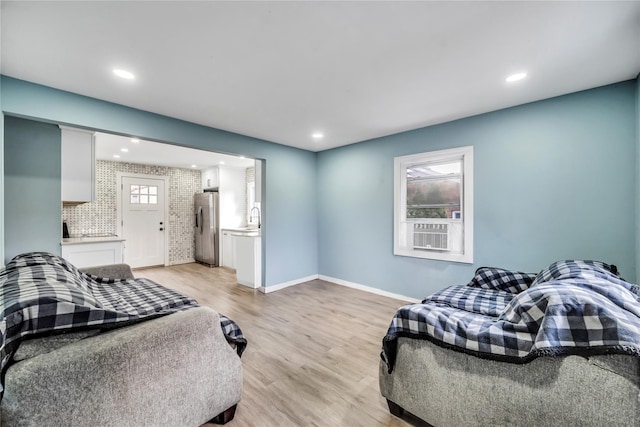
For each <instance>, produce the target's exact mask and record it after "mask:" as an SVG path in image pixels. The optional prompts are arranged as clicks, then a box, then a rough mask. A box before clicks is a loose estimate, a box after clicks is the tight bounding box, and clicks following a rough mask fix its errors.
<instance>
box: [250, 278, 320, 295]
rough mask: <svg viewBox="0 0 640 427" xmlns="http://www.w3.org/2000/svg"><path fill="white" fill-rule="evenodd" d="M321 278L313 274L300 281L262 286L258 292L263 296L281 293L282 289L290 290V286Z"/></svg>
mask: <svg viewBox="0 0 640 427" xmlns="http://www.w3.org/2000/svg"><path fill="white" fill-rule="evenodd" d="M319 277H320V276H318V275H317V274H313V275H311V276H307V277H302V278H300V279H295V280H291V281H289V282H284V283H278V284H277V285H272V286H261V287H259V288H258V290H259V291H260V292H262V293H263V294H269V293H271V292H275V291H279V290H280V289H284V288H288V287H290V286H295V285H300V284H302V283H306V282H309V281H311V280H316V279H318V278H319Z"/></svg>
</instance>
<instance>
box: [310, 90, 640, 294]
mask: <svg viewBox="0 0 640 427" xmlns="http://www.w3.org/2000/svg"><path fill="white" fill-rule="evenodd" d="M636 90H637V89H636V82H635V81H628V82H623V83H620V84H615V85H610V86H606V87H602V88H597V89H593V90H588V91H584V92H579V93H575V94H571V95H566V96H562V97H558V98H553V99H549V100H545V101H540V102H536V103H532V104H527V105H522V106H518V107H514V108H509V109H505V110H501V111H497V112H492V113H488V114H483V115H479V116H474V117H470V118H466V119H462V120H457V121H454V122H449V123H445V124H441V125H437V126H431V127H428V128H423V129H419V130H415V131H411V132H405V133H401V134H396V135H392V136H388V137H384V138H379V139H375V140H371V141H367V142H363V143H359V144H354V145H350V146H346V147H341V148H336V149H333V150H328V151H324V152H321V153H319V154H318V209H319V227H318V233H319V268H320V270H319V271H320V274H321V275H325V276H328V277H333V278H338V279H342V280H346V281H350V282H355V283H358V284H362V285H366V286H371V287H375V288H379V289H382V290H385V291H389V292H394V293H399V294H402V295H407V296H411V297H415V298H420V297H423V296H426V295H428V294H429V293H431V292H433V291H435V290H437V289H441V288H443V287H445V286H448V285H451V284H464V283H466V282H467V281H468V280H469V279H470V278H471V277H472V276H473V272H474V270H475V269H476V268H477V267H479V266H486V265H489V266H498V267H506V268H511V269H519V270H523V271H528V272H537V271H539V270H540V269H542V268H543V267H545V266H546V265H548V264H549V263H551V262H553V261H555V260H557V259H567V258H583V259H600V260H603V261H607V262H610V263H614V264H616V265H618V266H619V267H620V269H621V271H622V273H623V274H624V275H625V276H626V277H627V278H629V279H630V280H635V277H636V233H634V232H633V230H635V227H636V216H635V212H636V144H637V142H638V141H637V136H636V122H637V120H638V117H637V114H636V107H635V106H636V103H637V97H638V95H637V92H636ZM466 145H473V146H474V157H475V160H474V167H475V173H474V186H475V245H474V246H475V247H474V261H475V262H474V264H473V265H471V264H460V263H452V262H444V261H432V260H423V259H416V258H408V257H400V256H394V255H393V159H394V157H396V156H401V155H406V154H413V153H420V152H425V151H432V150H440V149H445V148H453V147H460V146H466Z"/></svg>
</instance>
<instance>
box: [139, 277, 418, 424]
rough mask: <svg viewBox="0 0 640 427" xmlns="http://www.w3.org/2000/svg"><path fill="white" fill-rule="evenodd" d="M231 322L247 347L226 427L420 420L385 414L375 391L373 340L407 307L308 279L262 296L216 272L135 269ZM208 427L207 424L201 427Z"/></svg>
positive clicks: (377, 349)
mask: <svg viewBox="0 0 640 427" xmlns="http://www.w3.org/2000/svg"><path fill="white" fill-rule="evenodd" d="M135 275H136V276H137V277H147V278H149V279H151V280H154V281H156V282H158V283H161V284H163V285H165V286H167V287H170V288H173V289H176V290H178V291H180V292H182V293H185V294H187V295H190V296H192V297H194V298H195V299H196V300H198V302H199V303H200V304H202V305H206V306H209V307H212V308H213V309H215V310H216V311H218V312H220V313H223V314H225V315H227V316H228V317H230V318H231V319H233V320H235V321H236V322H237V323H238V324H239V325H240V327H241V328H242V330H243V333H244V335H245V337H246V338H247V340H248V341H249V345H248V347H247V350H246V351H245V353H244V354H243V356H242V365H243V370H244V371H243V372H244V391H243V396H242V400H241V401H240V404H239V405H238V410H237V412H236V415H235V418H234V420H233V421H231V422H230V423H229V424H227V425H228V426H230V427H240V426H278V427H284V426H345V427H347V426H349V427H351V426H354V427H357V426H367V427H368V426H389V427H400V426H410V425H413V426H425V425H426V424H424V423H422V422H421V421H420V420H418V419H417V418H413V417H411V415H405V417H403V419H399V418H396V417H394V416H393V415H391V414H389V411H388V409H387V405H386V401H385V400H384V398H383V397H382V396H381V395H380V391H379V389H378V364H379V360H380V357H379V354H380V346H381V341H382V337H383V336H384V334H385V332H386V330H387V327H388V325H389V322H390V320H391V317H392V316H393V314H394V313H395V310H396V309H397V308H398V307H400V306H401V305H405V304H406V303H405V302H403V301H399V300H394V299H391V298H387V297H383V296H379V295H374V294H371V293H368V292H363V291H359V290H355V289H350V288H346V287H343V286H339V285H335V284H332V283H328V282H324V281H321V280H313V281H310V282H308V283H304V284H301V285H297V286H292V287H289V288H285V289H282V290H280V291H277V292H273V293H269V294H266V295H265V294H263V293H261V292H259V291H257V290H253V289H250V288H247V287H244V286H241V285H238V284H236V282H235V274H234V273H233V272H232V271H230V270H227V269H224V268H209V267H206V266H203V265H200V264H183V265H178V266H172V267H159V268H151V269H144V270H137V271H135ZM207 426H209V425H208V424H207Z"/></svg>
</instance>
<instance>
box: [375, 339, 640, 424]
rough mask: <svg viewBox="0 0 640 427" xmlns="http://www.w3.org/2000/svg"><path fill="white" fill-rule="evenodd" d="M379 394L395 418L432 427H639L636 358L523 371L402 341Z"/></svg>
mask: <svg viewBox="0 0 640 427" xmlns="http://www.w3.org/2000/svg"><path fill="white" fill-rule="evenodd" d="M379 379H380V391H381V393H382V395H383V396H384V397H385V398H386V399H387V401H388V404H389V410H390V411H391V413H392V414H393V415H396V416H399V417H400V416H402V415H403V412H404V411H405V410H406V411H408V412H410V413H412V414H413V415H415V416H417V417H419V418H421V419H422V420H424V421H426V422H427V423H429V424H431V425H433V426H436V427H447V426H451V427H461V426H478V427H480V426H487V427H489V426H491V427H494V426H531V427H537V426H564V427H570V426H576V427H578V426H581V427H582V426H639V425H640V370H639V365H638V358H637V357H635V356H628V355H620V354H612V355H601V356H591V357H582V356H564V357H558V358H550V357H541V358H537V359H534V360H532V361H531V362H529V363H526V364H523V365H520V364H513V363H506V362H499V361H495V360H487V359H481V358H478V357H476V356H473V355H469V354H465V353H461V352H458V351H453V350H450V349H445V348H443V347H440V346H438V345H435V344H433V343H431V342H429V341H426V340H417V339H411V338H400V339H399V340H398V350H397V355H396V361H395V367H394V369H393V371H392V373H391V374H389V373H388V369H387V365H386V364H385V363H384V362H382V361H381V362H380V376H379Z"/></svg>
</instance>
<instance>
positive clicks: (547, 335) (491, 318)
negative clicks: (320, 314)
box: [381, 260, 640, 373]
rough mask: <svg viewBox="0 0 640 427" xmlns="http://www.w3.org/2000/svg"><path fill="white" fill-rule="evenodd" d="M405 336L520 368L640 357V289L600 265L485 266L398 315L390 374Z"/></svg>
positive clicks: (387, 354)
mask: <svg viewBox="0 0 640 427" xmlns="http://www.w3.org/2000/svg"><path fill="white" fill-rule="evenodd" d="M400 337H408V338H414V339H424V340H429V341H431V342H433V343H435V344H437V345H441V346H443V347H445V348H450V349H453V350H457V351H461V352H465V353H469V354H473V355H475V356H479V357H483V358H488V359H494V360H499V361H504V362H512V363H526V362H529V361H531V360H532V359H534V358H536V357H540V356H560V355H568V354H581V355H594V354H609V353H618V354H629V355H634V356H640V287H638V286H637V285H635V284H631V283H628V282H626V281H625V280H623V279H622V278H621V277H619V276H618V274H617V269H616V268H615V266H612V265H608V264H605V263H603V262H599V261H577V260H570V261H558V262H555V263H553V264H551V265H550V266H549V267H548V268H545V269H544V270H542V271H541V272H540V273H538V274H537V275H536V274H528V273H521V272H515V271H509V270H504V269H499V268H486V267H483V268H480V269H478V270H477V271H476V275H475V277H474V278H473V279H472V280H471V282H469V283H468V284H467V285H466V286H451V287H448V288H445V289H443V290H441V291H439V292H436V293H435V294H433V295H431V296H429V297H427V298H425V299H424V300H423V301H422V303H421V304H411V305H407V306H404V307H401V308H400V309H398V311H397V312H396V314H395V315H394V317H393V320H392V321H391V325H390V327H389V329H388V331H387V334H386V336H385V337H384V339H383V345H382V353H381V357H382V360H383V361H384V362H385V363H386V364H387V368H388V371H389V373H391V372H392V370H393V365H394V362H395V355H396V349H397V341H398V338H400Z"/></svg>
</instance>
